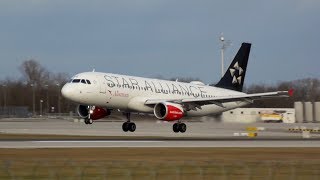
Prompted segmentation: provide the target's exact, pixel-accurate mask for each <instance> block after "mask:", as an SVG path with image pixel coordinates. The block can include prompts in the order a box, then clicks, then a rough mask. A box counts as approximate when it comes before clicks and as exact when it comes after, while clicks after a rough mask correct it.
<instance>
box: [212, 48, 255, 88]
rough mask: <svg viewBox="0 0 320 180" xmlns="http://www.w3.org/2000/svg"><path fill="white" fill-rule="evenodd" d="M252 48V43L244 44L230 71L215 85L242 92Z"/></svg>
mask: <svg viewBox="0 0 320 180" xmlns="http://www.w3.org/2000/svg"><path fill="white" fill-rule="evenodd" d="M250 48H251V44H250V43H242V45H241V47H240V49H239V51H238V53H237V55H236V56H235V57H234V59H233V61H232V63H231V64H230V66H229V68H228V70H227V71H226V73H225V74H224V76H223V77H222V78H221V79H220V81H219V82H218V83H217V84H216V85H215V86H216V87H220V88H225V89H231V90H235V91H242V88H243V83H244V78H245V76H246V71H247V64H248V59H249V54H250Z"/></svg>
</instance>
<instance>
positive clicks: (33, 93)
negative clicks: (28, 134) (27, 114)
mask: <svg viewBox="0 0 320 180" xmlns="http://www.w3.org/2000/svg"><path fill="white" fill-rule="evenodd" d="M30 86H31V87H32V116H35V115H36V98H35V92H34V91H35V89H34V88H35V85H34V84H30Z"/></svg>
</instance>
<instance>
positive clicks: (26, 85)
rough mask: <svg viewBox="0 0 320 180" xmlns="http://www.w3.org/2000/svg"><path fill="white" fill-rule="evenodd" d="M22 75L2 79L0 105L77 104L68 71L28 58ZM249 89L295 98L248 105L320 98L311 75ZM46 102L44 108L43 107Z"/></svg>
mask: <svg viewBox="0 0 320 180" xmlns="http://www.w3.org/2000/svg"><path fill="white" fill-rule="evenodd" d="M19 70H20V72H21V77H20V78H17V79H14V78H6V79H3V80H1V81H0V84H1V86H0V90H1V91H0V94H1V95H0V107H9V106H26V107H28V109H29V111H30V112H33V109H34V111H35V112H36V114H39V112H40V110H41V109H42V112H43V114H45V113H67V112H70V111H74V110H75V107H76V105H75V104H73V103H72V102H70V101H68V100H67V99H65V98H63V97H62V96H61V93H60V90H61V88H62V86H63V85H64V84H65V83H66V82H67V81H68V80H69V78H70V76H69V75H68V74H66V73H53V72H50V71H49V70H48V69H46V68H45V67H43V66H42V65H41V64H40V63H39V62H37V61H36V60H34V59H31V60H27V61H24V62H23V63H22V64H21V65H20V66H19ZM176 79H178V81H181V82H190V81H200V80H199V78H171V79H170V80H176ZM244 89H245V92H246V93H261V92H271V91H286V90H288V89H294V96H293V97H291V98H275V99H263V100H258V101H255V102H254V103H253V104H251V105H249V106H248V107H256V108H266V107H275V108H292V107H293V104H294V102H295V101H320V91H319V90H320V81H319V79H316V78H307V79H300V80H294V81H285V82H279V83H277V84H273V85H270V84H263V83H259V84H252V85H249V86H246V87H245V88H244ZM41 106H42V108H41Z"/></svg>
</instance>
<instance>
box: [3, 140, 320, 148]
mask: <svg viewBox="0 0 320 180" xmlns="http://www.w3.org/2000/svg"><path fill="white" fill-rule="evenodd" d="M114 147H123V148H128V147H132V148H159V147H166V148H168V147H173V148H175V147H183V148H188V147H189V148H191V147H193V148H195V147H247V148H250V147H320V141H286V140H284V141H272V140H270V141H162V140H142V141H139V140H133V141H132V140H128V141H126V140H105V141H104V140H98V141H90V140H84V141H79V140H78V141H74V140H71V141H43V140H41V141H0V148H114Z"/></svg>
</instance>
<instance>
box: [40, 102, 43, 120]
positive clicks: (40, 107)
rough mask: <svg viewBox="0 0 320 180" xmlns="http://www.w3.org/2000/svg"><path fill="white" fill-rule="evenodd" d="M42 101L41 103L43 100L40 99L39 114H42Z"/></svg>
mask: <svg viewBox="0 0 320 180" xmlns="http://www.w3.org/2000/svg"><path fill="white" fill-rule="evenodd" d="M42 103H43V100H42V99H40V116H42Z"/></svg>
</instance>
